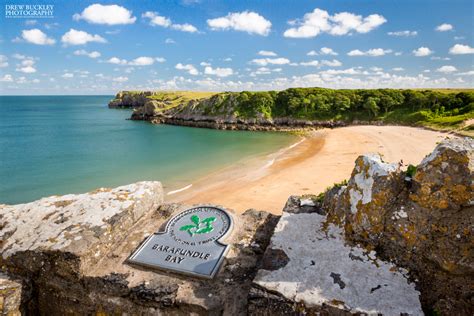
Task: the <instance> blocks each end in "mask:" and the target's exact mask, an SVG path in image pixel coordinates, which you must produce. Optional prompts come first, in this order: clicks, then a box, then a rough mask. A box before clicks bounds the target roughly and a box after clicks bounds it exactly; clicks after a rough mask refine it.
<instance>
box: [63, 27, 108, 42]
mask: <svg viewBox="0 0 474 316" xmlns="http://www.w3.org/2000/svg"><path fill="white" fill-rule="evenodd" d="M61 41H62V42H63V43H64V44H65V45H84V44H87V43H89V42H97V43H106V42H107V41H106V40H105V39H104V38H103V37H101V36H99V35H97V34H95V35H92V34H89V33H87V32H84V31H78V30H75V29H69V31H68V32H66V33H64V35H63V36H62V37H61Z"/></svg>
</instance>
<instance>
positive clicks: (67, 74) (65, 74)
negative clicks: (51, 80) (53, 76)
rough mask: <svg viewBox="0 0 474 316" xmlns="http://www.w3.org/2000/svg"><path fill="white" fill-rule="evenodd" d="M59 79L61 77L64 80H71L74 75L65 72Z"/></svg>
mask: <svg viewBox="0 0 474 316" xmlns="http://www.w3.org/2000/svg"><path fill="white" fill-rule="evenodd" d="M61 77H63V78H64V79H71V78H74V74H72V73H70V72H66V73H64V74H62V75H61Z"/></svg>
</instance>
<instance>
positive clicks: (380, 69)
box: [370, 67, 383, 72]
mask: <svg viewBox="0 0 474 316" xmlns="http://www.w3.org/2000/svg"><path fill="white" fill-rule="evenodd" d="M370 70H372V71H375V72H378V71H382V70H383V68H380V67H370Z"/></svg>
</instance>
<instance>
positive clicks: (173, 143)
mask: <svg viewBox="0 0 474 316" xmlns="http://www.w3.org/2000/svg"><path fill="white" fill-rule="evenodd" d="M112 97H113V96H0V204H1V203H5V204H17V203H24V202H30V201H33V200H36V199H38V198H41V197H45V196H50V195H60V194H67V193H81V192H87V191H90V190H94V189H96V188H99V187H115V186H119V185H124V184H129V183H133V182H136V181H143V180H158V181H161V182H162V183H163V185H164V186H165V187H166V188H167V189H168V190H170V189H176V188H180V187H182V186H186V185H188V184H189V183H192V181H193V180H195V179H197V178H199V177H202V176H205V175H206V174H208V173H209V172H212V171H215V170H217V169H219V168H223V167H226V166H228V165H231V164H234V163H237V162H239V161H242V160H245V159H249V158H251V157H256V156H258V155H264V154H269V153H271V152H275V151H277V150H278V149H279V148H282V147H285V146H287V145H288V144H290V143H291V142H293V141H294V139H295V138H294V136H291V135H288V134H285V133H271V132H246V131H220V130H212V129H201V128H192V127H181V126H170V125H152V124H150V123H147V122H141V121H130V120H127V118H129V117H130V115H131V111H130V110H117V109H108V107H107V103H108V101H109V100H110V99H111V98H112Z"/></svg>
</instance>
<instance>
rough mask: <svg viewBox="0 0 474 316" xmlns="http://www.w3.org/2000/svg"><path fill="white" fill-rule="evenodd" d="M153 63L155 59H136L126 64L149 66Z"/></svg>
mask: <svg viewBox="0 0 474 316" xmlns="http://www.w3.org/2000/svg"><path fill="white" fill-rule="evenodd" d="M154 63H155V59H154V58H152V57H138V58H135V59H134V60H132V61H130V62H129V63H128V64H129V65H131V66H150V65H153V64H154Z"/></svg>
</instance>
